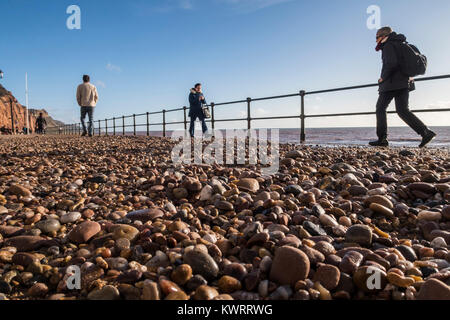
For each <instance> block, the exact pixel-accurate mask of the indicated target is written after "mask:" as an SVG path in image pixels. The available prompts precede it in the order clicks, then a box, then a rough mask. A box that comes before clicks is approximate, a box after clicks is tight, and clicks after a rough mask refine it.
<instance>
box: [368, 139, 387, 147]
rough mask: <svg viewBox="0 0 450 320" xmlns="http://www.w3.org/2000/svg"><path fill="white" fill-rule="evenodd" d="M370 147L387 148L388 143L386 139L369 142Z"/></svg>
mask: <svg viewBox="0 0 450 320" xmlns="http://www.w3.org/2000/svg"><path fill="white" fill-rule="evenodd" d="M369 145H370V146H372V147H389V142H388V141H387V140H386V139H381V140H377V141H371V142H369Z"/></svg>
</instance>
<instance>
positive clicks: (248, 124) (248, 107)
mask: <svg viewBox="0 0 450 320" xmlns="http://www.w3.org/2000/svg"><path fill="white" fill-rule="evenodd" d="M251 101H252V98H247V129H248V130H250V129H251V128H252V116H251V110H250V103H251Z"/></svg>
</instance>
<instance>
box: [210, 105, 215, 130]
mask: <svg viewBox="0 0 450 320" xmlns="http://www.w3.org/2000/svg"><path fill="white" fill-rule="evenodd" d="M214 106H215V103H214V102H211V129H212V130H213V131H214V128H215V123H216V118H215V115H214Z"/></svg>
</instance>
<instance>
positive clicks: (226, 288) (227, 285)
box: [217, 276, 242, 293]
mask: <svg viewBox="0 0 450 320" xmlns="http://www.w3.org/2000/svg"><path fill="white" fill-rule="evenodd" d="M217 285H218V287H219V291H220V292H223V293H233V292H235V291H238V290H241V288H242V285H241V282H240V281H239V280H238V279H236V278H233V277H230V276H223V277H222V278H220V279H219V282H218V284H217Z"/></svg>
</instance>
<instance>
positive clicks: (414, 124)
mask: <svg viewBox="0 0 450 320" xmlns="http://www.w3.org/2000/svg"><path fill="white" fill-rule="evenodd" d="M393 99H395V109H396V111H397V114H398V115H399V117H400V118H401V119H402V120H403V121H405V122H406V124H408V126H410V127H411V129H413V130H414V131H415V132H417V134H420V135H421V136H423V135H424V134H425V133H426V132H427V127H426V126H425V124H424V123H423V122H422V121H420V119H419V118H417V117H416V116H415V115H414V114H413V113H412V112H411V111H410V110H409V90H408V89H402V90H395V91H387V92H380V96H379V98H378V102H377V135H378V138H379V139H385V138H387V115H386V109H387V108H388V106H389V104H390V103H391V102H392V100H393Z"/></svg>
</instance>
